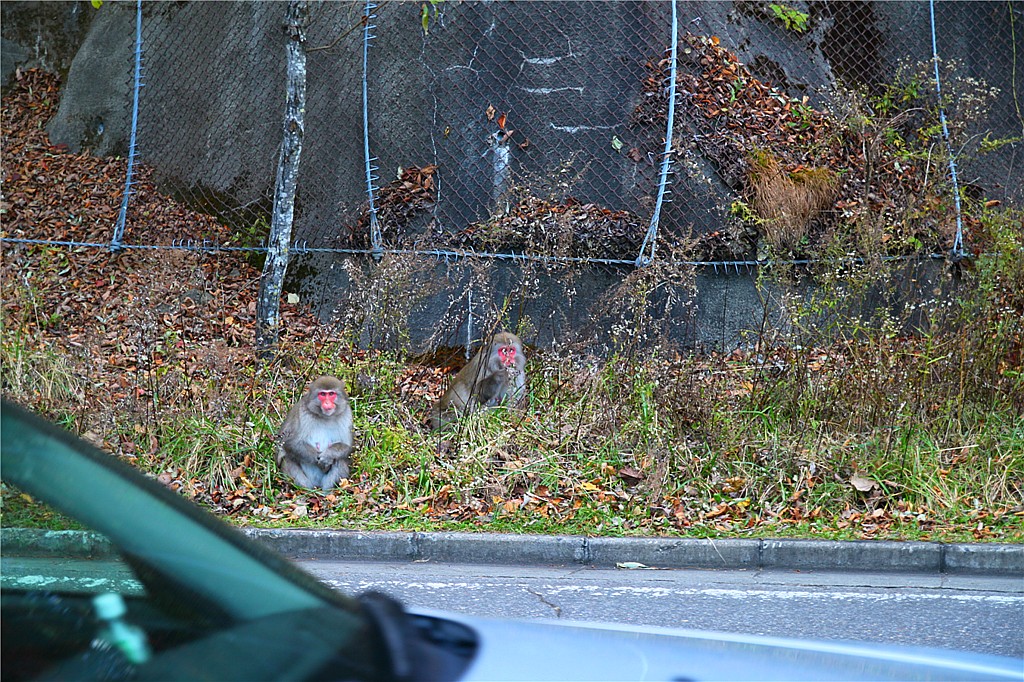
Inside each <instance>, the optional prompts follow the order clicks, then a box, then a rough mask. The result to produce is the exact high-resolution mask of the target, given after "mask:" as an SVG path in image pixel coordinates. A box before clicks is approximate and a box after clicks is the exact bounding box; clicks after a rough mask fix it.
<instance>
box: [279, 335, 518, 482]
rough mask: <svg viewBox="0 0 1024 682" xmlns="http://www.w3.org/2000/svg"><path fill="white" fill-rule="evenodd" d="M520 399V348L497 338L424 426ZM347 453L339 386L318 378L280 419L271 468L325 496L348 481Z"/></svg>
mask: <svg viewBox="0 0 1024 682" xmlns="http://www.w3.org/2000/svg"><path fill="white" fill-rule="evenodd" d="M525 397H526V356H525V354H524V353H523V342H522V341H520V340H519V337H518V336H516V335H515V334H512V333H510V332H501V333H499V334H495V335H494V337H493V338H492V339H491V341H490V343H488V344H487V345H486V346H484V347H483V348H481V349H480V351H479V352H478V353H477V354H476V355H474V356H473V359H472V360H470V361H469V363H467V364H466V366H465V367H463V368H462V369H461V370H460V371H459V373H458V374H456V375H455V379H453V380H452V383H451V386H449V387H448V390H446V391H445V392H444V394H443V395H442V396H441V398H440V400H438V401H437V402H436V403H435V404H434V406H433V408H432V409H431V412H430V425H431V427H432V428H433V429H439V428H441V427H443V426H445V425H447V424H449V423H451V422H452V421H454V419H455V418H457V417H458V416H459V415H462V414H468V413H469V412H472V411H473V410H475V409H477V408H479V407H494V406H495V405H499V404H501V403H503V402H505V401H508V402H509V403H511V404H513V405H517V406H518V405H520V404H521V403H522V401H523V399H524V398H525ZM351 453H352V408H351V406H350V405H349V402H348V395H347V394H346V393H345V386H344V384H342V382H341V380H339V379H337V378H336V377H331V376H323V377H320V378H318V379H316V380H315V381H313V383H311V384H310V385H309V388H308V389H307V390H306V392H305V393H304V394H303V395H302V397H301V398H299V401H298V402H297V403H295V405H293V406H292V408H291V409H290V410H289V411H288V416H287V417H285V420H284V424H283V425H282V426H281V431H280V432H279V433H278V437H277V453H276V456H275V459H276V461H277V465H278V466H279V467H280V468H281V470H282V471H283V472H284V473H285V474H287V475H288V476H290V477H291V478H292V479H293V480H294V481H295V482H296V483H297V484H298V485H300V486H302V487H304V488H322V489H323V490H330V489H332V488H333V487H334V486H336V485H337V484H338V481H340V480H341V479H343V478H348V475H349V471H350V469H351V461H350V458H349V455H350V454H351Z"/></svg>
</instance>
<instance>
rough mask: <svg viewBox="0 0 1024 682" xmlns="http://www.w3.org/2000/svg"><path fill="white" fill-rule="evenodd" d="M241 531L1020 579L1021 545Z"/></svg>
mask: <svg viewBox="0 0 1024 682" xmlns="http://www.w3.org/2000/svg"><path fill="white" fill-rule="evenodd" d="M243 532H244V533H245V534H246V535H248V536H249V537H251V538H254V539H257V540H259V541H261V542H262V543H263V544H265V545H267V546H268V547H271V548H272V549H274V550H276V551H277V552H279V553H281V554H284V555H285V556H287V557H290V558H292V559H321V560H333V561H349V560H371V561H436V562H441V563H463V564H496V565H520V566H522V565H541V566H566V565H581V566H593V567H597V568H612V567H614V566H615V565H616V564H618V563H622V562H627V561H634V562H639V563H642V564H646V565H647V566H651V567H657V568H720V569H742V568H746V569H750V568H765V569H788V570H833V571H836V570H837V571H885V572H891V571H902V572H908V573H911V572H912V573H957V574H960V573H964V574H966V573H973V574H978V573H980V574H991V575H1020V576H1022V577H1024V545H1009V544H944V543H939V542H890V541H881V540H879V541H875V540H860V541H852V542H845V541H844V542H840V541H834V540H787V539H763V540H736V539H724V540H706V539H702V540H699V539H681V538H604V537H597V538H590V537H583V536H553V535H501V534H491V533H479V534H478V533H390V532H379V533H378V532H359V531H329V530H323V531H321V530H271V529H261V528H246V529H243Z"/></svg>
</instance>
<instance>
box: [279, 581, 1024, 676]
mask: <svg viewBox="0 0 1024 682" xmlns="http://www.w3.org/2000/svg"><path fill="white" fill-rule="evenodd" d="M298 563H299V564H300V565H301V566H302V567H303V568H305V569H306V570H308V571H310V572H311V573H313V574H314V575H316V576H317V577H319V578H320V579H322V580H324V581H326V582H327V583H328V584H330V585H331V586H333V587H336V588H338V589H340V590H342V591H344V592H347V593H350V594H351V593H356V592H360V591H363V590H368V589H374V590H379V591H382V592H385V593H388V594H390V595H392V596H395V597H397V598H399V599H401V600H402V601H403V602H405V603H407V604H412V605H415V606H418V607H421V608H429V609H443V610H447V611H456V612H461V613H466V614H472V615H476V616H498V617H507V618H525V619H565V620H589V621H605V622H619V623H632V624H640V625H654V626H666V627H682V628H698V629H713V630H723V631H728V632H741V633H748V634H759V635H772V636H783V637H805V638H817V639H847V640H849V639H852V640H861V641H875V642H885V643H893V644H904V645H921V646H933V647H941V648H950V649H960V650H966V651H976V652H983V653H993V654H1001V655H1004V656H1014V657H1018V658H1021V659H1022V668H1024V580H1022V579H1021V578H1019V577H989V576H949V575H941V574H939V575H935V574H929V575H918V574H907V573H898V574H886V573H824V572H799V571H766V570H752V571H742V570H732V571H722V570H714V571H712V570H708V571H703V570H683V569H675V570H621V569H620V570H616V569H595V568H585V567H578V566H577V567H567V568H536V567H529V566H516V567H498V566H487V565H453V564H439V563H432V562H419V563H416V562H414V563H408V562H401V563H399V562H396V563H377V562H330V561H300V562H298Z"/></svg>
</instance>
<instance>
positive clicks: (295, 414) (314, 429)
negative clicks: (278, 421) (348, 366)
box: [276, 376, 352, 490]
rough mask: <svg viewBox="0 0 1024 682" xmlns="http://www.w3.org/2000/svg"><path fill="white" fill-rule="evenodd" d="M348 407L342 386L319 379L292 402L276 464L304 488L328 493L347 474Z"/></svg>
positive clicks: (329, 379) (333, 380)
mask: <svg viewBox="0 0 1024 682" xmlns="http://www.w3.org/2000/svg"><path fill="white" fill-rule="evenodd" d="M351 452H352V408H351V407H349V404H348V396H347V395H346V394H345V386H344V385H343V384H342V383H341V381H340V380H339V379H336V378H335V377H329V376H324V377H320V378H319V379H317V380H316V381H314V382H313V383H311V384H310V385H309V389H308V390H307V391H306V392H305V393H304V394H303V395H302V397H301V398H300V399H299V402H297V403H295V405H294V406H293V407H292V409H291V410H289V411H288V416H287V417H286V418H285V420H284V424H283V425H282V426H281V431H280V433H279V434H278V437H277V456H276V460H277V465H278V466H279V467H281V471H283V472H284V473H286V474H288V476H290V477H291V478H292V479H294V481H295V483H296V484H298V485H300V486H302V487H304V488H322V489H323V490H330V489H331V488H333V487H334V486H336V485H337V484H338V481H340V480H341V479H343V478H348V474H349V467H350V464H349V453H351Z"/></svg>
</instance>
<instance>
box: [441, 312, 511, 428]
mask: <svg viewBox="0 0 1024 682" xmlns="http://www.w3.org/2000/svg"><path fill="white" fill-rule="evenodd" d="M525 398H526V356H525V355H524V354H523V342H522V341H520V340H519V337H518V336H516V335H515V334H511V333H509V332H501V333H500V334H495V335H494V338H493V339H491V342H490V343H488V344H487V345H486V346H484V347H483V348H481V349H480V352H478V353H477V354H476V355H475V356H473V359H472V360H470V361H469V363H468V364H467V365H466V366H465V367H463V368H462V369H461V370H460V371H459V373H458V374H456V375H455V378H454V379H453V380H452V384H451V386H449V387H448V390H447V391H445V392H444V395H442V396H441V399H440V400H438V401H437V403H436V404H435V405H434V408H433V410H432V411H431V414H430V425H431V426H432V427H433V428H435V429H439V428H441V427H442V426H444V425H446V424H448V423H450V422H451V421H453V418H454V417H456V416H458V415H462V414H468V413H470V412H472V411H473V410H475V409H477V408H478V407H494V406H495V405H499V404H501V403H502V402H504V401H506V400H507V401H508V402H509V403H510V404H512V405H516V406H518V405H520V404H522V402H523V400H524V399H525Z"/></svg>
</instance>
